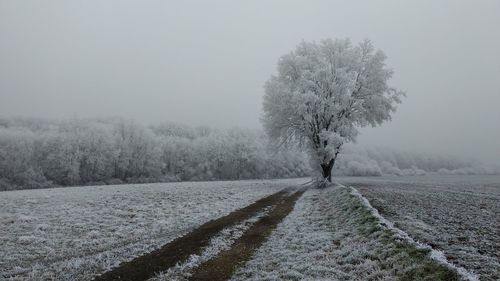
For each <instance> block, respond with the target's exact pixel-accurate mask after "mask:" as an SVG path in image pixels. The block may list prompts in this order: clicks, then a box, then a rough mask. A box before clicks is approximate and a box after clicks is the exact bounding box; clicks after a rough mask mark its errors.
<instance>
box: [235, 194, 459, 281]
mask: <svg viewBox="0 0 500 281" xmlns="http://www.w3.org/2000/svg"><path fill="white" fill-rule="evenodd" d="M400 278H402V279H403V280H457V279H456V278H457V275H456V273H455V272H453V271H450V270H449V269H448V268H446V267H444V266H442V265H440V264H438V263H436V262H434V261H433V260H431V258H430V254H429V250H423V249H417V248H415V247H414V246H413V245H411V244H409V243H407V242H406V241H405V240H404V239H399V238H398V237H397V235H395V232H393V231H391V230H389V229H388V228H387V227H386V226H383V225H381V224H380V220H379V219H378V218H376V217H375V216H374V215H373V214H372V212H371V211H370V210H369V209H368V208H367V207H366V206H364V205H363V204H362V201H361V200H360V198H359V197H357V196H355V195H353V194H351V189H350V188H347V187H343V186H336V187H329V188H326V189H316V188H314V189H310V190H308V191H307V192H306V193H304V195H303V196H302V197H301V198H300V199H299V200H298V201H297V204H296V205H295V208H294V210H293V211H292V212H291V213H290V215H289V216H288V217H286V218H285V220H284V221H283V222H282V223H281V224H279V226H278V228H277V229H276V230H275V231H274V232H273V234H272V235H271V236H270V238H269V240H268V241H267V242H266V243H264V245H263V246H262V247H261V248H260V249H259V250H258V251H257V253H256V255H255V256H254V257H253V259H252V260H250V261H249V262H248V263H247V264H246V265H245V266H244V267H242V268H240V269H239V270H238V271H237V272H236V274H235V275H234V276H233V278H232V280H233V281H239V280H400ZM405 278H406V279H405Z"/></svg>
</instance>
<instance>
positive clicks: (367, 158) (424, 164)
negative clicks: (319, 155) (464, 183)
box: [334, 145, 500, 176]
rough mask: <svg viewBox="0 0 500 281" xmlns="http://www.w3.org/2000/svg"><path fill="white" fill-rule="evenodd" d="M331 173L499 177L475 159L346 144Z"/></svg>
mask: <svg viewBox="0 0 500 281" xmlns="http://www.w3.org/2000/svg"><path fill="white" fill-rule="evenodd" d="M334 170H335V171H334V174H336V175H344V176H381V175H395V176H420V175H427V174H441V175H486V174H499V173H500V168H499V167H493V166H487V165H484V164H482V163H481V162H480V161H477V160H474V159H465V158H457V157H454V156H443V155H434V154H425V153H415V152H404V151H397V150H394V149H389V148H382V147H362V146H354V145H346V146H344V147H343V148H342V153H341V154H340V155H339V159H338V160H337V163H336V164H335V168H334Z"/></svg>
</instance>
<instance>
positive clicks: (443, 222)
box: [339, 175, 500, 280]
mask: <svg viewBox="0 0 500 281" xmlns="http://www.w3.org/2000/svg"><path fill="white" fill-rule="evenodd" d="M339 181H340V182H342V183H343V184H346V185H350V186H353V187H355V188H356V189H358V190H359V191H360V192H361V193H362V194H363V196H365V197H366V198H367V199H368V200H369V201H370V203H371V205H372V206H373V207H375V208H376V209H377V210H378V211H379V212H380V213H381V214H382V215H383V216H384V217H385V218H387V219H388V220H390V221H392V222H393V223H394V224H395V225H396V226H397V227H398V228H400V229H402V230H403V231H405V232H407V233H408V234H409V235H410V236H411V237H412V238H413V239H415V240H418V241H421V242H423V243H426V244H428V245H431V246H432V247H433V248H435V249H438V250H441V251H443V252H444V254H445V256H446V257H447V259H448V260H449V261H450V262H451V263H453V264H456V265H458V266H461V267H463V268H465V269H467V270H468V271H472V272H475V273H476V274H478V275H479V277H480V280H500V263H499V261H500V234H499V229H500V222H499V219H500V176H438V175H431V176H414V177H376V178H375V177H374V178H347V177H346V178H340V179H339Z"/></svg>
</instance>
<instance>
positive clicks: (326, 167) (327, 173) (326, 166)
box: [321, 159, 335, 182]
mask: <svg viewBox="0 0 500 281" xmlns="http://www.w3.org/2000/svg"><path fill="white" fill-rule="evenodd" d="M333 164H335V159H331V160H330V161H329V162H328V163H323V164H321V169H322V172H323V178H325V179H326V180H328V181H329V182H332V169H333Z"/></svg>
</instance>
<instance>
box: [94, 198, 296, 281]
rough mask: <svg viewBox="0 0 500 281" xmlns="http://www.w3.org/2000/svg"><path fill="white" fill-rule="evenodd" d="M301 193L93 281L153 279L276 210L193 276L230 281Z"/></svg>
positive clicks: (206, 228) (211, 225)
mask: <svg viewBox="0 0 500 281" xmlns="http://www.w3.org/2000/svg"><path fill="white" fill-rule="evenodd" d="M302 193H303V191H300V192H295V193H293V192H292V189H289V190H283V191H280V192H277V193H275V194H272V195H270V196H268V197H265V198H262V199H260V200H258V201H256V202H255V203H253V204H251V205H248V206H247V207H245V208H242V209H239V210H236V211H234V212H232V213H230V214H229V215H227V216H224V217H221V218H218V219H216V220H212V221H209V222H207V223H205V224H203V225H201V226H200V227H199V228H197V229H195V230H193V231H191V232H190V233H188V234H186V235H184V236H182V237H179V238H177V239H175V240H173V241H172V242H170V243H168V244H166V245H164V246H163V247H161V248H160V249H158V250H156V251H153V252H151V253H148V254H145V255H143V256H140V257H137V258H135V259H134V260H132V261H129V262H125V263H122V264H120V265H119V266H118V267H116V268H114V269H112V270H111V271H108V272H106V273H104V274H103V275H101V276H98V277H96V278H95V279H94V280H95V281H108V280H130V281H141V280H147V279H149V278H151V277H154V276H155V274H156V273H159V272H162V271H165V270H167V269H168V268H170V267H173V266H175V265H176V264H177V263H182V262H184V261H186V260H187V259H188V258H189V256H190V255H192V254H200V253H201V252H202V250H203V248H204V247H206V246H208V244H209V242H210V239H211V238H212V237H214V236H215V235H217V234H218V233H219V232H220V231H221V230H223V229H224V228H226V227H230V226H232V225H235V224H237V223H240V222H242V221H244V220H246V219H249V218H251V217H253V216H255V215H256V214H257V213H259V212H260V211H262V210H263V209H265V208H267V207H270V206H274V207H273V208H272V211H271V212H270V213H269V215H268V216H266V217H263V218H262V219H260V220H259V221H258V222H257V223H255V225H253V226H252V227H251V228H250V229H248V231H247V232H246V233H245V234H244V235H243V236H242V237H240V239H238V240H237V241H236V242H235V244H234V245H233V247H232V248H231V249H230V250H228V251H225V252H222V253H220V255H219V256H218V257H216V258H214V259H213V260H210V261H208V262H206V263H205V264H202V265H201V266H200V267H199V269H197V270H196V271H195V273H194V275H193V280H224V279H227V278H229V277H230V276H231V275H230V274H231V273H232V272H233V271H234V269H236V266H237V265H239V264H240V263H241V262H244V261H246V260H247V259H248V258H249V257H250V256H251V255H252V254H253V252H254V251H255V249H257V248H258V247H259V246H260V245H261V244H262V243H263V242H264V241H265V239H266V237H267V236H268V235H269V233H270V232H271V231H272V230H273V229H274V228H275V227H276V225H277V224H278V223H279V222H280V221H281V220H282V219H283V218H284V217H286V215H288V213H289V212H290V211H291V210H292V209H293V206H294V205H295V201H296V200H297V198H298V197H300V195H301V194H302ZM214 276H216V277H214Z"/></svg>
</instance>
